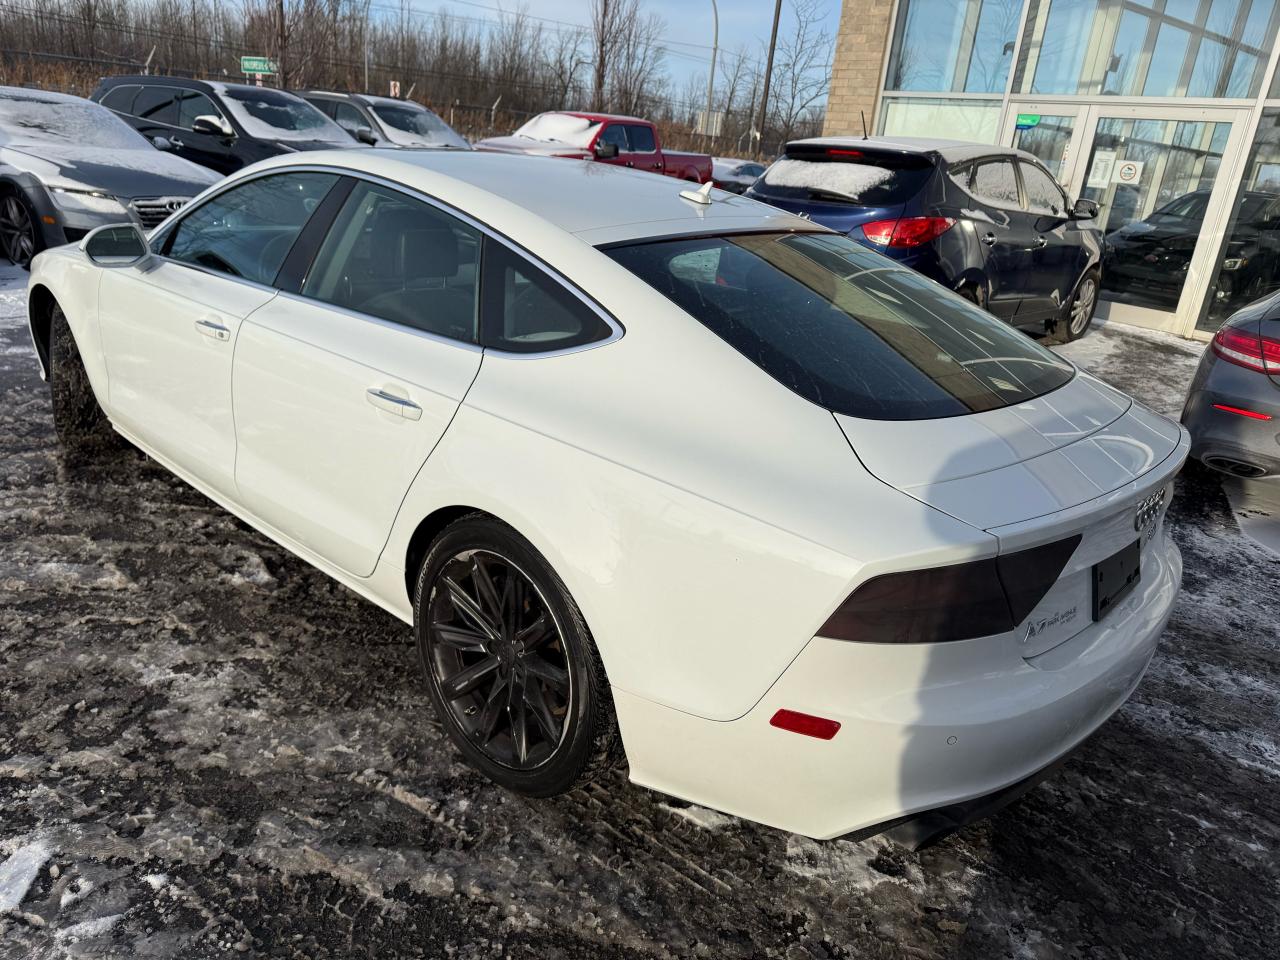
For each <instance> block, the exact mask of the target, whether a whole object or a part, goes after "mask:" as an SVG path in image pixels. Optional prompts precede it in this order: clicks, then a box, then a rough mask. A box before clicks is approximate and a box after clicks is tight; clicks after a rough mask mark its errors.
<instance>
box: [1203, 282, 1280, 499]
mask: <svg viewBox="0 0 1280 960" xmlns="http://www.w3.org/2000/svg"><path fill="white" fill-rule="evenodd" d="M1182 423H1183V425H1184V426H1185V427H1186V428H1187V430H1188V431H1189V432H1190V433H1191V456H1193V457H1195V458H1196V459H1198V460H1200V461H1201V462H1202V463H1204V464H1206V465H1207V466H1210V467H1213V468H1214V469H1215V470H1221V471H1223V472H1225V473H1229V474H1232V475H1233V476H1237V477H1246V478H1253V477H1276V476H1280V435H1278V434H1277V427H1278V425H1280V295H1272V296H1270V297H1267V298H1265V299H1263V300H1258V301H1256V302H1254V303H1251V304H1249V306H1247V307H1245V308H1244V309H1243V310H1240V311H1238V312H1237V313H1235V314H1234V315H1233V316H1232V317H1231V319H1229V320H1228V321H1227V322H1226V323H1224V324H1223V325H1222V327H1221V329H1219V330H1218V332H1217V333H1216V334H1215V335H1214V338H1213V341H1212V342H1211V343H1210V344H1209V347H1208V349H1206V350H1205V352H1204V356H1203V357H1201V359H1200V366H1199V367H1198V368H1197V369H1196V375H1195V377H1194V378H1193V379H1192V381H1191V388H1190V389H1189V390H1188V392H1187V402H1186V405H1185V406H1184V407H1183V409H1182Z"/></svg>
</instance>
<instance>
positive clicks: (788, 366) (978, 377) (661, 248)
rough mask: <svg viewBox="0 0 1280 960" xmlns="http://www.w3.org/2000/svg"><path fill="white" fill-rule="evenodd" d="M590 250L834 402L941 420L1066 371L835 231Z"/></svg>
mask: <svg viewBox="0 0 1280 960" xmlns="http://www.w3.org/2000/svg"><path fill="white" fill-rule="evenodd" d="M604 252H605V253H607V254H608V255H609V256H610V257H612V258H613V259H614V260H616V261H617V262H618V263H620V264H621V265H622V266H624V267H626V268H627V269H628V270H630V271H631V272H632V273H634V274H635V275H636V276H638V277H640V278H641V279H642V280H644V281H645V282H646V283H648V284H649V285H650V286H652V287H653V288H654V289H656V290H657V291H658V292H659V293H662V294H663V295H664V296H666V297H668V298H669V299H671V300H672V301H673V302H674V303H675V304H676V305H677V306H679V307H681V308H682V309H683V310H684V311H685V312H687V313H688V314H690V315H691V316H692V317H694V318H695V319H697V320H698V321H700V322H701V323H703V324H704V325H706V326H707V327H708V328H709V329H710V330H711V331H712V332H713V333H715V334H716V335H717V336H719V337H721V338H722V339H723V340H725V341H726V342H727V343H728V344H729V345H730V346H732V347H733V348H734V349H736V350H737V351H738V352H739V353H741V354H742V355H743V356H745V357H746V358H747V359H749V360H751V361H752V362H753V363H755V364H756V365H757V366H759V367H760V368H761V369H762V370H764V371H765V372H766V373H768V374H769V375H770V376H772V377H773V378H774V379H776V380H778V381H779V382H780V383H782V384H783V385H784V386H786V387H788V388H790V389H791V390H794V391H795V392H796V393H798V394H800V396H802V397H804V398H806V399H808V400H811V401H813V402H814V403H816V404H819V405H821V406H823V407H826V408H827V409H829V410H832V411H834V412H836V413H843V414H848V415H849V416H853V417H863V418H867V419H874V420H924V419H932V418H937V417H954V416H960V415H963V414H969V413H977V412H980V411H983V410H994V409H997V408H999V407H1007V406H1010V405H1012V404H1016V403H1022V402H1024V401H1027V400H1030V399H1031V398H1033V397H1038V396H1040V395H1041V394H1045V393H1048V392H1049V391H1051V390H1055V389H1057V388H1058V387H1060V386H1062V385H1063V384H1064V383H1066V382H1067V381H1069V380H1070V379H1071V378H1072V377H1073V376H1074V374H1075V369H1074V368H1073V367H1072V366H1071V365H1070V364H1069V363H1067V362H1065V361H1064V360H1062V359H1060V358H1058V357H1057V356H1055V355H1054V354H1052V353H1050V352H1049V351H1048V350H1046V349H1044V348H1043V347H1041V346H1040V345H1039V344H1037V343H1035V342H1034V341H1033V340H1031V339H1030V338H1029V337H1027V336H1025V335H1023V334H1021V333H1019V332H1017V331H1016V330H1014V329H1012V328H1011V327H1009V326H1008V325H1006V324H1004V323H1002V322H1001V321H999V320H996V319H995V318H994V317H992V316H991V315H990V314H988V313H986V312H985V311H983V310H981V309H979V308H978V307H976V306H974V305H973V304H971V303H969V301H967V300H964V299H962V298H961V297H959V296H957V295H956V294H954V293H951V292H950V291H948V290H947V289H945V288H944V287H942V286H940V285H939V284H937V283H934V282H933V281H932V280H929V279H927V278H925V277H923V276H921V275H920V274H918V273H916V272H914V271H912V270H908V269H906V268H904V267H900V266H898V265H897V264H895V263H894V262H893V261H891V260H889V259H887V258H886V257H882V256H881V255H880V254H878V253H874V252H873V251H870V250H867V249H866V248H865V247H863V246H861V245H859V244H857V243H854V242H853V241H852V240H850V239H848V238H847V237H845V236H842V235H839V234H831V233H788V234H781V233H768V234H743V235H735V236H720V237H694V238H687V239H678V240H660V241H655V242H649V243H635V244H626V245H616V246H611V247H607V248H605V250H604Z"/></svg>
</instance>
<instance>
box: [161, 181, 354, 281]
mask: <svg viewBox="0 0 1280 960" xmlns="http://www.w3.org/2000/svg"><path fill="white" fill-rule="evenodd" d="M337 182H338V176H337V175H336V174H330V173H281V174H276V175H274V176H269V177H260V178H258V179H255V180H250V181H248V182H246V183H240V184H237V185H236V186H234V187H231V188H230V189H229V190H224V191H223V192H222V193H219V194H217V195H216V196H214V197H212V198H211V199H209V200H208V201H206V202H204V203H202V204H200V206H198V207H196V208H195V209H194V210H192V211H191V212H190V213H188V214H186V215H185V216H184V217H183V218H182V219H181V220H179V221H178V222H177V224H176V225H175V226H174V228H173V229H172V230H171V231H170V232H169V234H168V236H167V237H166V238H165V239H164V241H163V244H162V245H161V253H162V254H163V255H164V256H166V257H168V258H169V259H170V260H177V261H179V262H181V263H189V264H192V265H194V266H199V267H204V268H205V269H207V270H214V271H217V272H218V273H225V274H227V275H228V276H232V277H241V278H243V279H245V280H252V281H253V282H254V283H261V284H264V285H267V286H270V285H271V284H272V283H274V282H275V278H276V274H277V273H279V272H280V267H281V265H282V264H283V263H284V260H285V257H287V256H288V254H289V249H290V248H291V247H292V246H293V242H294V241H295V240H296V239H297V238H298V234H299V233H301V232H302V228H303V227H304V226H306V223H307V221H308V220H309V219H310V218H311V214H312V213H314V212H315V209H316V207H318V206H319V205H320V201H321V200H323V199H324V197H325V194H327V193H328V192H329V190H330V189H332V187H333V185H334V184H335V183H337Z"/></svg>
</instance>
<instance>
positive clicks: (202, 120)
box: [191, 114, 236, 137]
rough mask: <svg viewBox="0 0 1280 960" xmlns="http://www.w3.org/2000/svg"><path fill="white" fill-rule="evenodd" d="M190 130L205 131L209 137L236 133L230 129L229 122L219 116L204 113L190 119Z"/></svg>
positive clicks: (227, 135) (231, 135)
mask: <svg viewBox="0 0 1280 960" xmlns="http://www.w3.org/2000/svg"><path fill="white" fill-rule="evenodd" d="M191 131H192V132H193V133H207V134H208V135H209V136H211V137H234V136H235V135H236V132H235V131H234V130H232V129H231V124H229V123H227V121H225V120H223V119H222V118H221V117H215V116H214V115H213V114H204V115H203V116H199V117H196V118H195V119H194V120H192V121H191Z"/></svg>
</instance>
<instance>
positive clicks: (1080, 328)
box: [1052, 270, 1099, 343]
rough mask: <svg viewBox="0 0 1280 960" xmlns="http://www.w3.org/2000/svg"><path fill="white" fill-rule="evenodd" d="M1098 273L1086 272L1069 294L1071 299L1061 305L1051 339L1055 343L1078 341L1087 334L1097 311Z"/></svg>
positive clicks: (1094, 271) (1093, 271)
mask: <svg viewBox="0 0 1280 960" xmlns="http://www.w3.org/2000/svg"><path fill="white" fill-rule="evenodd" d="M1098 283H1099V277H1098V271H1097V270H1086V271H1085V274H1084V276H1083V277H1081V278H1080V281H1079V282H1078V283H1077V284H1076V288H1075V290H1073V291H1072V293H1071V299H1070V300H1068V301H1067V302H1066V303H1065V304H1063V306H1062V309H1061V310H1060V311H1059V312H1058V319H1057V322H1056V323H1054V325H1053V334H1052V336H1053V339H1054V341H1055V342H1057V343H1070V342H1071V341H1072V340H1079V339H1080V338H1081V337H1083V336H1084V335H1085V334H1086V333H1088V332H1089V324H1090V323H1092V322H1093V313H1094V311H1095V310H1097V309H1098Z"/></svg>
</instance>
